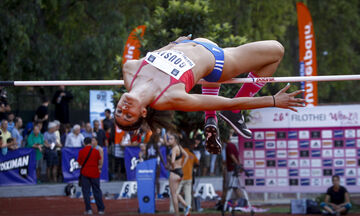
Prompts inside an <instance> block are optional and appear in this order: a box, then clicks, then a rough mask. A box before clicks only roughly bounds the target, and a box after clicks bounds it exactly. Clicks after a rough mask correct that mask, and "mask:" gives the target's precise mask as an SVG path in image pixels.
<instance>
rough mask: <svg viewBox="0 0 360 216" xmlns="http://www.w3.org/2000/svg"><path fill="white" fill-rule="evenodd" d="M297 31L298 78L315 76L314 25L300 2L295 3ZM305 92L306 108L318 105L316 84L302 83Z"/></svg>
mask: <svg viewBox="0 0 360 216" xmlns="http://www.w3.org/2000/svg"><path fill="white" fill-rule="evenodd" d="M296 8H297V16H298V29H299V61H300V76H317V64H316V49H315V33H314V25H313V21H312V19H311V15H310V12H309V10H308V8H307V7H306V6H305V5H304V4H303V3H301V2H298V3H296ZM301 88H302V89H303V90H305V93H304V98H305V100H306V106H308V107H313V106H316V105H317V103H318V93H317V82H310V81H307V82H302V83H301Z"/></svg>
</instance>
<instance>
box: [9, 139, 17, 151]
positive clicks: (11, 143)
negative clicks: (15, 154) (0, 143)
mask: <svg viewBox="0 0 360 216" xmlns="http://www.w3.org/2000/svg"><path fill="white" fill-rule="evenodd" d="M6 144H7V147H8V149H9V150H11V151H14V150H16V149H18V148H19V147H18V146H17V145H16V143H15V140H14V138H11V137H10V138H9V139H7V140H6Z"/></svg>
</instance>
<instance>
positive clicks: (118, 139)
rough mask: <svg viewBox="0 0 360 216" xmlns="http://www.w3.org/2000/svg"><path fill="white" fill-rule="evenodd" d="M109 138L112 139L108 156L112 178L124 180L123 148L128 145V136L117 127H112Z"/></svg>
mask: <svg viewBox="0 0 360 216" xmlns="http://www.w3.org/2000/svg"><path fill="white" fill-rule="evenodd" d="M111 137H114V138H113V139H112V140H114V142H113V144H112V145H111V155H110V156H111V170H112V178H113V179H125V161H124V146H125V145H130V135H129V133H127V132H125V131H123V130H121V129H119V128H118V127H114V131H112V135H111Z"/></svg>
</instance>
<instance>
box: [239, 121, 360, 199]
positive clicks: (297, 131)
mask: <svg viewBox="0 0 360 216" xmlns="http://www.w3.org/2000/svg"><path fill="white" fill-rule="evenodd" d="M359 129H360V126H359V125H357V126H351V127H344V126H338V127H315V128H275V129H274V127H271V128H269V129H266V128H265V129H262V128H257V129H252V130H253V133H254V134H258V135H260V136H259V137H258V139H255V137H254V139H250V140H249V139H246V140H245V139H242V138H240V139H239V151H240V152H243V153H241V154H243V155H244V157H242V161H243V163H244V166H245V167H246V168H247V169H248V168H251V170H252V172H253V173H254V174H253V177H249V178H248V177H244V178H245V182H248V183H247V184H246V189H247V190H248V191H251V192H324V191H326V189H327V188H328V187H329V186H330V185H332V183H331V177H332V176H333V175H339V176H341V184H343V185H344V186H345V187H347V188H351V190H352V191H354V192H360V188H359V187H358V186H359V185H358V184H360V181H358V180H357V179H360V146H358V143H357V140H360V137H358V130H359ZM268 130H269V131H270V132H271V133H270V134H275V138H274V139H273V136H271V140H267V137H268V136H266V134H269V133H267V131H268ZM262 135H264V136H262ZM260 137H261V138H260ZM270 142H271V144H268V143H270ZM359 142H360V141H359ZM246 143H253V144H251V145H250V144H246ZM280 179H281V180H280ZM354 179H356V181H355V182H354Z"/></svg>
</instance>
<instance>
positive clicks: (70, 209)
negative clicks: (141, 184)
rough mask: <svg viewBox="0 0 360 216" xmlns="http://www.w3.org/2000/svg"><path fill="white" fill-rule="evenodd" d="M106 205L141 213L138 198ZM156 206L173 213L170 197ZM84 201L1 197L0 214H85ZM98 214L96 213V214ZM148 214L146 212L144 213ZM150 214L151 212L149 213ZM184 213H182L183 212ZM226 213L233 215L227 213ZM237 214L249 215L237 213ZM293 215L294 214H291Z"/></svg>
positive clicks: (116, 211) (110, 211)
mask: <svg viewBox="0 0 360 216" xmlns="http://www.w3.org/2000/svg"><path fill="white" fill-rule="evenodd" d="M104 203H105V206H106V210H105V212H106V215H140V214H138V213H137V211H138V202H137V199H123V200H104ZM214 206H215V201H207V202H203V203H202V204H201V207H202V208H204V209H213V207H214ZM156 208H157V210H158V213H157V214H156V215H163V216H166V215H172V214H169V213H168V209H169V199H161V200H156ZM92 209H93V211H94V212H96V205H95V204H92ZM83 213H84V203H83V199H77V198H74V199H72V198H69V197H25V198H1V199H0V215H34V216H35V215H36V216H47V215H83ZM95 215H96V214H95ZM143 215H146V214H143ZM147 215H149V214H147ZM181 215H182V214H181ZM191 215H202V216H204V215H206V216H213V215H221V213H220V212H218V213H216V212H213V213H206V214H205V213H195V212H194V213H192V214H191ZM226 215H231V214H230V213H227V214H226ZM235 215H249V214H241V213H236V214H235ZM255 215H256V216H262V215H266V216H269V215H277V216H290V215H291V214H255ZM291 216H293V215H291Z"/></svg>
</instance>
